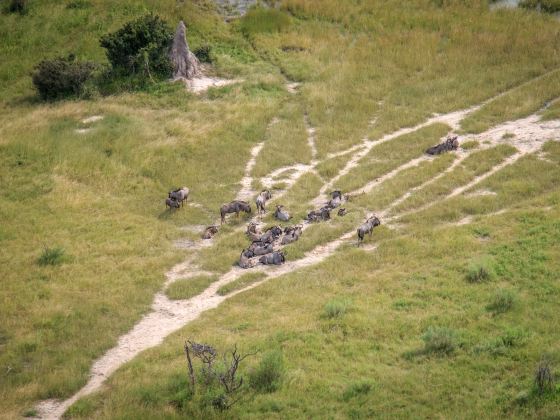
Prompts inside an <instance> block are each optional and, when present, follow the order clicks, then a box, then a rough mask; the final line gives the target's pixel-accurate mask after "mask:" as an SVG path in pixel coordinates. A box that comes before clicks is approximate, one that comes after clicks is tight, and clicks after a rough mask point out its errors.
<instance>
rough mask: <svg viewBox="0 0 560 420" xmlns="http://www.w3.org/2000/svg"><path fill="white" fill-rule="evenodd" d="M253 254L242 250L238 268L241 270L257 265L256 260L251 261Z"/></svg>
mask: <svg viewBox="0 0 560 420" xmlns="http://www.w3.org/2000/svg"><path fill="white" fill-rule="evenodd" d="M254 256H255V254H254V253H253V252H252V251H249V250H246V249H244V250H243V251H242V252H241V256H240V257H239V267H241V268H251V267H254V266H255V265H256V264H257V261H256V260H253V259H251V258H253V257H254Z"/></svg>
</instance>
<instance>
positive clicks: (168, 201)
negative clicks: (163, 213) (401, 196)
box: [165, 197, 181, 209]
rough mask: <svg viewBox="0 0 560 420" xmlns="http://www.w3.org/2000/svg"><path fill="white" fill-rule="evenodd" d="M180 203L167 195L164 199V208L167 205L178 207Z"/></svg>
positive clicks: (173, 207) (171, 207) (172, 207)
mask: <svg viewBox="0 0 560 420" xmlns="http://www.w3.org/2000/svg"><path fill="white" fill-rule="evenodd" d="M180 206H181V205H180V204H179V202H178V201H177V200H175V199H174V198H171V197H167V198H166V199H165V208H167V207H169V208H170V209H178V208H179V207H180Z"/></svg>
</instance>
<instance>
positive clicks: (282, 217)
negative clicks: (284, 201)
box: [274, 206, 292, 222]
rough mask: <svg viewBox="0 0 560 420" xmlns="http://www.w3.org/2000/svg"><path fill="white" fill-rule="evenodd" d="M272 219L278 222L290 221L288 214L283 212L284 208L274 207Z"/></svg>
mask: <svg viewBox="0 0 560 420" xmlns="http://www.w3.org/2000/svg"><path fill="white" fill-rule="evenodd" d="M274 217H276V218H277V219H278V220H280V221H282V222H287V221H288V220H290V219H291V218H292V216H290V213H288V212H287V211H286V210H284V206H276V211H275V212H274Z"/></svg>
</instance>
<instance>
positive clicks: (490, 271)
mask: <svg viewBox="0 0 560 420" xmlns="http://www.w3.org/2000/svg"><path fill="white" fill-rule="evenodd" d="M495 276H496V274H495V271H494V267H493V261H492V260H491V259H490V258H488V257H485V258H479V259H477V260H475V261H473V262H471V263H470V265H469V267H468V269H467V276H466V278H467V281H468V282H469V283H482V282H485V281H490V280H492V279H494V277H495Z"/></svg>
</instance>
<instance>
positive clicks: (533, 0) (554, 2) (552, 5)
mask: <svg viewBox="0 0 560 420" xmlns="http://www.w3.org/2000/svg"><path fill="white" fill-rule="evenodd" d="M519 6H520V7H523V8H525V9H537V10H542V11H543V12H546V13H556V12H560V0H521V2H519Z"/></svg>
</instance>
